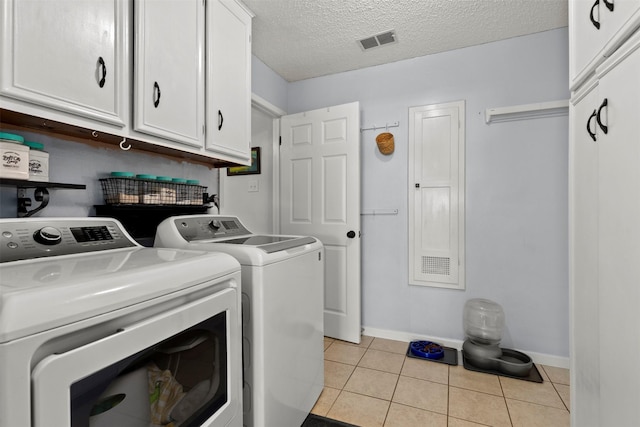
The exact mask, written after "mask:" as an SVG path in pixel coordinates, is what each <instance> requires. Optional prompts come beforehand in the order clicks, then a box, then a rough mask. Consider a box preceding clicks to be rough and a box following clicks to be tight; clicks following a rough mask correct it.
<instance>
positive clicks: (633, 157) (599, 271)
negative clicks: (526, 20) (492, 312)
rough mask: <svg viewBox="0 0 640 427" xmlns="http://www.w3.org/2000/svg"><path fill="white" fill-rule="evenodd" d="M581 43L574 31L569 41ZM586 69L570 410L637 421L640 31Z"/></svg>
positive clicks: (577, 149) (575, 211)
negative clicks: (588, 74)
mask: <svg viewBox="0 0 640 427" xmlns="http://www.w3.org/2000/svg"><path fill="white" fill-rule="evenodd" d="M619 3H622V4H624V2H619V1H616V2H615V5H616V7H618V6H619ZM627 3H632V2H627ZM633 13H635V12H633ZM570 30H571V31H572V32H577V30H576V29H570ZM574 36H575V34H574ZM581 43H582V41H581V40H580V39H579V38H575V37H574V38H572V43H571V49H572V50H575V49H576V48H578V47H579V45H580V44H581ZM576 44H577V45H578V46H577V47H576V46H575V45H576ZM590 73H591V74H592V75H593V77H592V78H590V79H588V80H587V81H586V82H584V83H582V84H581V85H580V86H579V87H578V90H576V91H574V93H573V96H572V103H571V113H570V119H571V133H570V146H569V147H570V171H569V173H570V191H569V194H570V219H569V223H570V242H569V248H570V294H571V297H570V301H571V329H572V330H571V336H572V343H571V370H570V372H571V387H572V390H571V418H572V425H576V426H603V425H612V426H613V425H615V426H623V425H624V426H626V425H636V424H637V422H638V420H639V419H640V406H639V405H638V402H640V364H638V354H640V334H638V332H637V331H638V329H639V328H640V286H639V280H640V262H639V261H640V222H639V221H638V218H640V120H639V117H640V31H636V32H635V33H634V34H632V35H631V36H630V37H628V38H626V39H624V40H622V44H620V46H619V47H618V48H617V49H616V50H615V51H614V52H612V53H611V54H609V57H608V58H607V59H606V60H605V61H603V62H601V63H600V65H599V66H598V67H597V68H594V69H592V70H590ZM621 346H622V347H621ZM620 347H621V348H622V349H623V350H621V351H617V352H615V354H614V353H612V349H615V348H620ZM614 351H615V350H614Z"/></svg>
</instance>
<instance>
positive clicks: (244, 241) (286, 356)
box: [154, 215, 324, 427]
mask: <svg viewBox="0 0 640 427" xmlns="http://www.w3.org/2000/svg"><path fill="white" fill-rule="evenodd" d="M154 246H156V247H158V246H160V247H173V248H189V249H197V250H210V251H219V252H225V253H228V254H230V255H232V256H233V257H235V258H236V259H237V260H238V261H240V265H241V266H242V310H243V316H242V318H243V339H244V341H243V355H244V359H243V363H244V382H245V384H244V399H243V402H244V404H243V410H244V425H246V426H247V427H298V426H300V425H301V424H302V423H303V422H304V419H305V417H306V416H307V415H308V414H309V412H310V411H311V409H312V408H313V406H314V404H315V402H316V401H317V399H318V397H319V396H320V393H321V392H322V388H323V386H324V340H323V336H324V326H323V316H324V315H323V310H324V248H323V246H322V243H321V242H320V241H319V240H318V239H315V238H313V237H302V236H275V235H256V234H252V233H251V232H250V231H249V230H247V229H246V228H245V227H244V226H243V225H242V223H241V222H240V220H239V219H238V218H237V217H234V216H222V215H193V216H176V217H171V218H168V219H166V220H164V221H163V222H162V223H160V225H159V226H158V229H157V231H156V237H155V243H154Z"/></svg>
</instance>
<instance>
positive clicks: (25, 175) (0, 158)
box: [0, 132, 29, 179]
mask: <svg viewBox="0 0 640 427" xmlns="http://www.w3.org/2000/svg"><path fill="white" fill-rule="evenodd" d="M0 162H2V163H0V178H14V179H29V147H27V146H26V145H24V138H23V137H21V136H20V135H16V134H13V133H6V132H0Z"/></svg>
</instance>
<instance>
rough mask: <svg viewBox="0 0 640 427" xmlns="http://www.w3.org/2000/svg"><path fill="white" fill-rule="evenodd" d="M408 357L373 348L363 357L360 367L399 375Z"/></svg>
mask: <svg viewBox="0 0 640 427" xmlns="http://www.w3.org/2000/svg"><path fill="white" fill-rule="evenodd" d="M405 358H406V356H404V355H403V354H397V353H389V352H388V351H380V350H372V349H371V348H370V349H369V350H367V352H366V353H365V354H364V356H362V359H361V360H360V363H358V366H362V367H363V368H370V369H377V370H378V371H384V372H391V373H392V374H399V373H400V371H401V370H402V364H403V363H404V359H405Z"/></svg>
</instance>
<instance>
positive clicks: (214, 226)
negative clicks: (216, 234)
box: [209, 219, 222, 231]
mask: <svg viewBox="0 0 640 427" xmlns="http://www.w3.org/2000/svg"><path fill="white" fill-rule="evenodd" d="M221 225H222V224H220V221H218V220H217V219H214V220H211V221H209V228H211V229H212V230H214V231H218V229H219V228H220V226H221Z"/></svg>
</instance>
